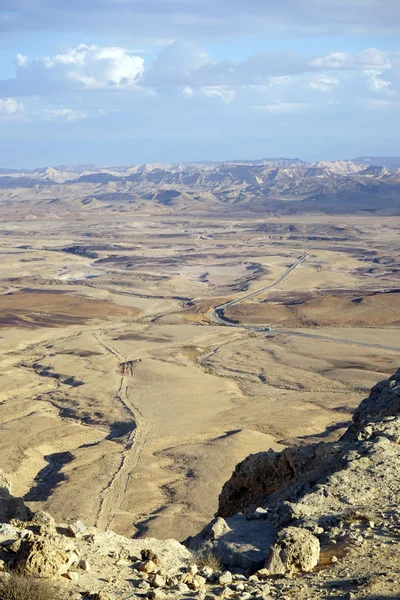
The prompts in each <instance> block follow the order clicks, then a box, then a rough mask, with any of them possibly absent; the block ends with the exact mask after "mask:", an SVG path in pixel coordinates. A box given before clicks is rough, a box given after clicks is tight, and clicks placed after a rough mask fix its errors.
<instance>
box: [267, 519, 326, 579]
mask: <svg viewBox="0 0 400 600" xmlns="http://www.w3.org/2000/svg"><path fill="white" fill-rule="evenodd" d="M319 555H320V544H319V540H318V538H317V537H315V535H313V534H312V533H310V532H309V531H307V529H301V528H300V527H286V528H285V529H282V530H281V531H280V532H279V533H278V535H277V538H276V540H275V543H274V545H273V546H272V548H271V551H270V554H269V556H268V559H267V561H266V563H265V569H266V571H267V572H268V574H269V575H293V574H294V573H302V572H308V571H312V569H313V568H314V567H315V566H316V565H317V564H318V561H319Z"/></svg>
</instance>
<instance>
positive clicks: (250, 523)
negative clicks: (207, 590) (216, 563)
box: [185, 514, 275, 572]
mask: <svg viewBox="0 0 400 600" xmlns="http://www.w3.org/2000/svg"><path fill="white" fill-rule="evenodd" d="M274 537H275V529H274V527H273V526H272V525H271V523H269V522H267V521H266V520H259V519H254V520H248V519H247V518H246V517H245V516H244V515H242V514H238V515H234V516H233V517H229V518H227V519H226V520H225V519H223V518H221V517H217V518H216V519H214V520H213V521H211V523H209V524H208V525H207V526H206V527H205V528H204V529H203V530H202V531H201V532H200V533H199V534H198V535H196V536H195V537H191V538H188V539H187V540H186V542H185V544H186V545H187V546H188V547H189V548H191V549H192V550H194V551H195V552H198V553H199V554H200V555H201V554H207V553H212V554H213V555H214V556H215V557H216V558H218V559H219V560H220V561H221V563H222V564H223V565H224V567H226V568H228V569H231V570H233V571H237V570H239V571H246V572H252V571H255V570H256V569H258V568H260V566H261V565H263V563H264V561H265V559H266V557H267V555H268V552H269V548H270V546H271V544H272V542H273V540H274Z"/></svg>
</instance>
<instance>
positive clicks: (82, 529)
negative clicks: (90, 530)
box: [68, 521, 87, 537]
mask: <svg viewBox="0 0 400 600" xmlns="http://www.w3.org/2000/svg"><path fill="white" fill-rule="evenodd" d="M68 531H69V533H70V534H71V535H72V536H73V537H79V536H81V535H85V533H87V527H86V525H85V524H84V523H82V521H75V522H74V523H70V524H69V525H68Z"/></svg>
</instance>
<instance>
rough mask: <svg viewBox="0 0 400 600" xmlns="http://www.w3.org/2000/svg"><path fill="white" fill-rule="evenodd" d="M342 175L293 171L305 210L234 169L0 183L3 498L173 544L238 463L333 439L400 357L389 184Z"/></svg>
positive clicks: (375, 175)
mask: <svg viewBox="0 0 400 600" xmlns="http://www.w3.org/2000/svg"><path fill="white" fill-rule="evenodd" d="M354 164H355V163H354ZM245 168H247V166H245V167H243V168H242V170H243V169H245ZM272 168H273V166H272V167H270V169H272ZM274 168H275V167H274ZM285 168H286V167H285ZM346 168H347V174H343V173H336V174H335V175H334V176H332V174H331V173H330V172H328V171H329V169H331V167H329V166H324V167H318V169H325V172H324V173H323V174H322V175H321V173H320V172H318V173H316V174H314V175H315V177H314V175H312V176H310V175H309V174H308V175H307V174H306V173H305V170H304V169H305V167H303V172H301V173H299V172H298V167H296V169H297V171H296V173H295V176H296V177H297V178H298V182H299V181H300V183H298V182H297V184H296V185H297V187H299V186H300V187H301V185H303V183H304V181H306V180H307V186H310V185H311V184H312V185H313V184H314V183H315V182H316V181H317V178H319V181H320V180H321V176H322V177H323V178H325V179H324V181H325V182H328V183H327V184H326V185H327V186H328V187H329V186H330V187H329V190H328V191H327V192H326V194H327V195H326V198H327V199H326V198H325V196H324V193H325V192H323V191H320V192H318V193H319V195H318V198H319V200H318V203H317V205H316V206H314V205H312V206H311V208H310V200H309V198H310V197H311V196H310V194H311V195H312V194H313V193H314V194H315V193H316V192H315V191H314V188H313V189H311V188H310V187H307V189H306V190H305V191H303V192H302V191H300V192H298V191H297V192H296V194H295V193H294V192H293V189H292V188H290V190H289V188H285V190H286V191H282V190H283V188H282V187H281V188H280V190H279V194H280V195H279V202H278V200H277V198H278V191H276V190H275V191H274V192H273V193H272V192H271V194H272V195H273V197H272V199H271V200H268V201H266V202H265V203H260V198H264V197H267V193H266V192H265V194H264V196H263V195H262V193H261V191H260V192H254V189H255V188H254V186H255V185H256V183H254V181H251V182H249V181H248V180H247V179H246V177H247V176H246V177H245V176H244V175H243V173H241V174H240V177H239V175H238V172H237V167H235V169H236V171H235V173H234V174H235V177H236V180H235V181H232V168H229V169H228V168H227V167H226V169H228V170H229V178H228V180H227V179H225V180H224V181H223V182H222V183H220V184H219V188H218V194H217V193H216V192H215V190H214V192H213V194H214V195H212V194H211V192H209V191H207V192H206V191H205V190H206V189H209V187H208V188H207V186H208V185H209V184H208V183H207V182H203V183H198V182H197V183H191V182H190V181H189V180H188V181H187V182H185V181H184V182H183V183H182V180H180V183H179V185H178V184H177V183H176V182H175V183H171V181H170V179H171V178H172V175H170V174H171V170H170V169H169V170H168V169H166V168H165V172H166V173H168V174H169V176H170V179H169V180H168V181H167V182H165V181H162V182H161V183H160V181H159V179H158V180H157V181H156V176H157V177H158V178H159V176H160V174H159V171H160V168H158V169H155V170H154V180H153V181H151V178H150V177H149V176H148V177H147V182H146V185H148V186H149V187H148V188H146V187H145V184H144V183H141V182H137V181H136V182H135V181H134V182H133V183H132V179H131V180H130V182H129V186H130V188H129V190H130V191H129V193H128V191H127V186H128V184H127V183H126V180H125V181H119V180H118V177H121V179H122V176H121V174H118V173H117V174H115V173H114V174H112V173H111V174H110V172H100V173H99V172H96V173H92V172H90V173H88V174H87V175H85V174H83V175H82V174H80V175H79V177H80V181H79V183H77V184H76V185H75V187H74V185H73V182H71V181H70V180H69V179H68V177H65V176H64V179H63V180H62V181H61V182H60V181H59V180H58V181H57V172H55V171H53V172H52V173H50V174H49V173H47V174H46V175H45V178H46V179H45V181H43V175H42V174H41V175H40V176H39V175H35V177H39V179H37V180H35V179H34V178H33V176H32V175H29V176H27V175H23V176H22V175H18V177H17V176H15V175H3V176H2V178H0V184H1V182H3V185H0V187H1V189H0V192H1V195H0V200H1V202H0V211H1V231H0V294H1V295H0V351H1V362H0V378H1V386H0V422H1V432H2V435H1V438H0V456H1V459H0V468H1V469H2V470H3V471H4V473H5V476H6V477H7V479H8V480H9V481H10V482H11V484H12V490H13V493H14V494H15V495H17V496H21V497H23V498H24V500H25V501H26V503H27V504H28V506H29V507H30V508H32V509H33V510H38V509H46V510H49V511H50V512H51V514H53V515H54V516H55V517H56V518H57V519H58V521H63V520H65V519H67V518H76V519H78V518H79V519H82V520H83V521H85V522H86V523H88V524H90V525H97V526H99V527H101V528H104V529H106V528H110V529H113V530H114V531H116V532H118V533H123V534H124V535H127V536H128V537H129V536H141V535H144V534H146V535H149V536H156V537H159V538H167V537H174V538H176V539H179V540H183V539H184V538H186V537H187V536H188V535H193V534H195V533H196V532H197V531H199V530H200V529H201V528H202V526H203V525H204V524H205V523H206V522H207V521H209V520H210V518H211V517H212V515H213V514H214V513H215V510H216V507H217V502H218V494H219V492H220V490H221V487H222V485H223V483H224V482H225V481H226V480H227V479H228V478H229V477H230V474H231V472H232V470H233V469H234V467H235V465H236V464H237V463H238V462H239V461H241V460H243V459H244V458H245V457H246V456H248V455H249V454H251V453H255V452H260V451H264V450H268V448H272V449H274V450H280V449H283V448H284V447H286V446H287V445H299V444H304V443H306V442H307V443H308V442H310V441H320V440H322V441H328V440H334V439H337V438H338V437H339V435H340V434H341V433H342V432H343V431H344V429H345V428H346V427H347V426H348V423H349V421H350V419H351V415H352V411H353V410H354V408H355V407H356V406H357V405H358V404H359V402H360V398H362V397H364V396H365V395H366V394H367V393H368V391H369V389H370V387H371V386H372V385H374V384H375V383H376V382H378V381H380V380H382V379H385V378H387V377H388V376H389V375H390V374H392V373H393V372H394V371H395V370H396V368H397V367H398V365H399V360H400V338H399V329H400V301H399V299H400V259H399V256H400V252H399V250H400V237H399V232H400V216H399V210H398V199H397V200H396V201H394V200H393V198H394V195H393V190H395V189H397V190H398V189H399V185H400V184H399V182H398V180H399V179H400V175H398V174H392V175H391V176H390V175H389V176H388V175H387V173H385V172H383V173H382V172H381V171H379V169H378V168H377V169H376V172H373V171H372V170H371V168H370V170H369V172H368V173H367V174H364V175H362V174H361V175H358V174H357V173H358V172H357V169H356V168H355V167H354V169H353V171H352V172H350V171H349V169H350V167H349V166H347V167H346ZM365 168H366V169H367V171H368V167H365ZM265 169H266V170H268V169H267V167H265ZM265 169H264V170H265ZM360 170H361V167H360ZM150 172H151V170H149V173H150ZM354 173H355V174H354ZM219 175H221V173H220V172H219ZM283 175H285V174H283ZM283 175H282V178H283ZM191 176H192V175H191ZM285 176H286V175H285ZM13 177H14V181H13ZM60 177H61V178H62V176H60V175H59V177H58V179H60ZM224 177H228V175H226V174H225V175H224ZM238 177H239V179H238ZM257 177H259V178H260V177H261V175H257ZM288 177H289V176H288ZM290 177H292V179H291V181H292V180H293V175H290ZM357 177H358V180H357V181H356V182H355V183H354V181H355V179H354V178H357ZM363 177H365V180H367V178H368V182H369V183H368V185H369V186H370V187H369V188H367V186H366V185H365V186H364V183H360V180H361V179H362V178H363ZM388 177H392V181H391V183H390V184H386V183H385V182H386V181H387V178H388ZM29 178H31V180H30V179H29ZM32 178H33V179H32ZM40 178H42V179H40ZM188 178H189V175H188ZM385 178H386V179H385ZM49 179H51V181H49ZM70 179H72V175H71V176H70ZM181 179H182V178H181ZM281 180H282V181H283V179H281ZM193 181H194V180H193ZM227 181H228V183H227ZM332 181H333V182H334V183H332ZM382 181H383V183H382ZM149 182H150V183H149ZM302 182H303V183H302ZM310 182H311V183H310ZM335 182H339V183H340V192H338V191H337V189H333V190H332V189H331V188H332V186H333V187H334V185H336V184H335ZM346 182H347V183H346ZM349 182H350V183H349ZM339 183H338V184H337V185H339ZM348 183H349V185H350V188H349V189H350V191H348V192H346V191H345V192H343V189H344V188H345V186H346V185H347V184H348ZM257 185H259V184H257ZM291 185H292V184H291ZM318 185H319V184H318ZM386 185H387V187H385V186H386ZM132 186H135V190H136V191H135V194H136V196H134V194H133V193H132ZM196 186H197V187H196ZM355 186H356V187H355ZM357 186H358V187H357ZM362 186H364V187H363V188H362V190H361V191H360V189H361V187H362ZM377 186H380V187H379V190H381V189H383V192H380V191H379V190H378V191H376V187H377ZM390 186H391V187H390ZM396 186H397V187H396ZM261 187H262V186H261ZM193 189H195V190H197V192H196V194H197V197H196V198H194V196H193V192H192V190H193ZM346 189H347V188H346ZM176 190H178V191H176ZM310 190H311V191H310ZM385 190H389V191H385ZM346 193H347V196H346ZM379 193H382V194H383V196H384V198H385V201H384V202H383V204H384V206H383V207H382V209H381V210H380V208H379V207H380V205H379V198H380V196H379ZM298 194H300V196H299V195H298ZM335 194H336V196H335ZM372 195H373V200H371V199H370V198H371V197H372ZM245 197H246V199H247V200H246V201H243V198H245ZM249 198H250V200H248V199H249ZM313 198H314V196H313ZM343 198H344V200H343ZM346 198H350V201H349V204H348V206H347V209H346V202H347V200H346ZM352 198H353V199H354V203H353V204H352V203H351V199H352ZM226 199H228V200H226ZM307 199H308V200H307ZM225 200H226V201H225ZM263 202H264V201H263ZM268 202H269V203H270V204H268ZM298 202H301V206H300V207H299V208H296V209H295V210H294V209H293V208H292V207H293V206H295V205H297V203H298ZM363 202H365V204H366V206H367V208H365V210H364V208H363ZM328 205H329V206H331V207H335V206H336V207H337V210H328V209H327V208H326V206H328ZM372 205H374V206H375V207H376V206H378V209H376V210H371V208H370V207H371V206H372ZM368 207H369V208H368ZM302 257H303V259H304V260H299V259H301V258H302ZM293 265H294V268H293V269H292V270H290V271H289V269H290V267H292V266H293ZM282 276H283V277H282ZM242 296H244V297H243V298H242ZM232 300H241V301H240V302H237V303H233V304H229V306H226V307H225V308H224V309H223V311H222V313H221V311H220V313H221V314H222V316H223V319H224V321H225V323H219V322H218V321H216V320H215V319H214V318H213V311H214V309H215V308H217V307H221V306H225V305H226V304H227V303H230V302H231V301H232Z"/></svg>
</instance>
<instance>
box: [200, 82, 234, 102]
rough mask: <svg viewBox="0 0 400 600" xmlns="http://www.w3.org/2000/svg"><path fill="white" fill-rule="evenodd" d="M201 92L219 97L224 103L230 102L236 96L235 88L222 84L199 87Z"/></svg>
mask: <svg viewBox="0 0 400 600" xmlns="http://www.w3.org/2000/svg"><path fill="white" fill-rule="evenodd" d="M201 91H202V93H203V94H204V95H205V96H207V97H208V98H219V99H220V100H222V102H225V104H230V103H231V102H233V101H234V99H235V97H236V92H235V90H230V89H228V88H226V87H225V86H223V85H209V86H205V87H202V88H201Z"/></svg>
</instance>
